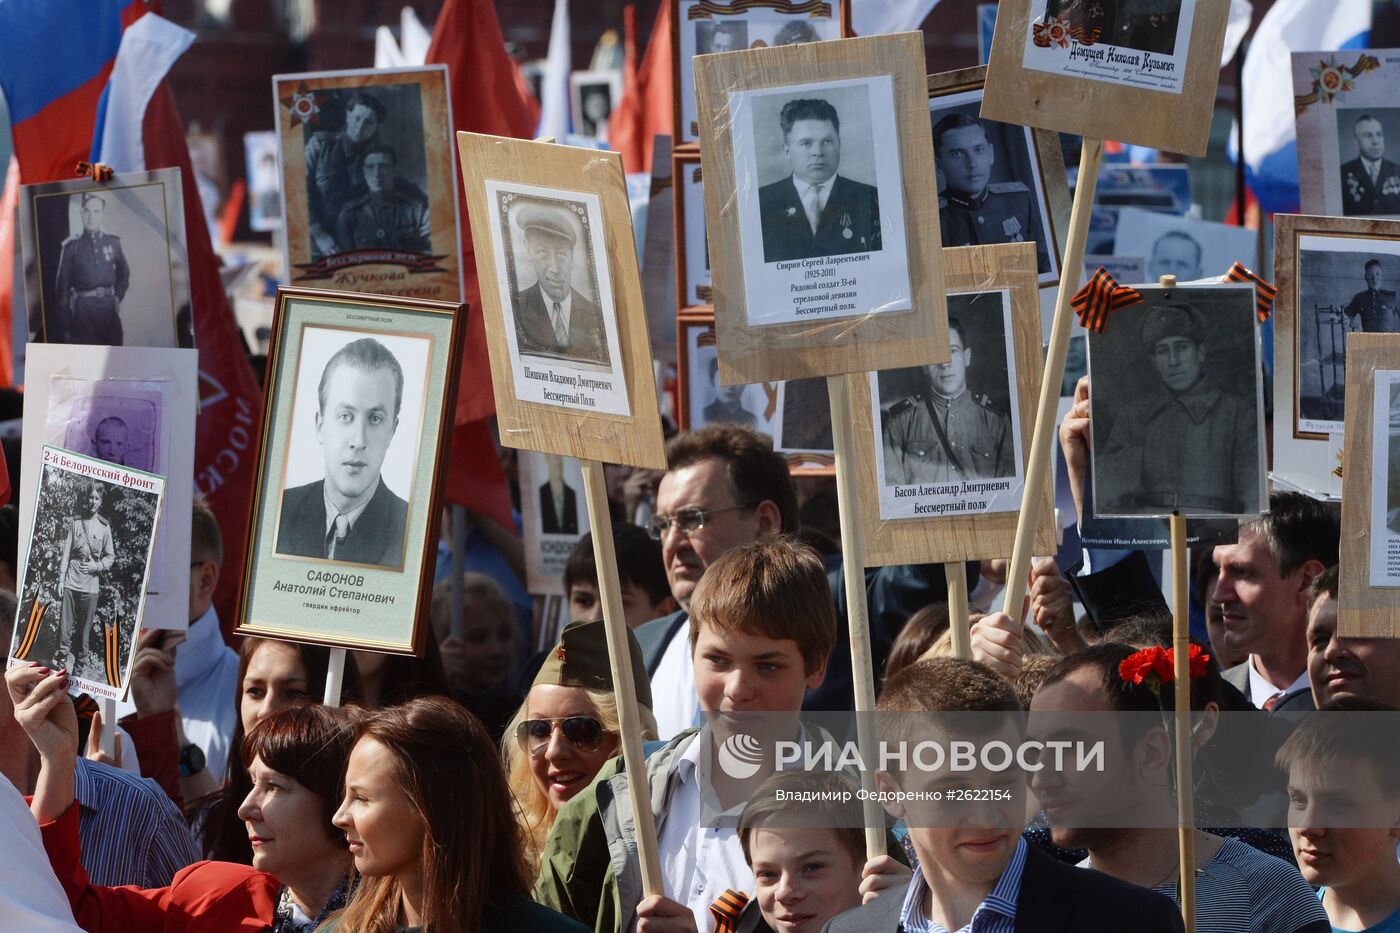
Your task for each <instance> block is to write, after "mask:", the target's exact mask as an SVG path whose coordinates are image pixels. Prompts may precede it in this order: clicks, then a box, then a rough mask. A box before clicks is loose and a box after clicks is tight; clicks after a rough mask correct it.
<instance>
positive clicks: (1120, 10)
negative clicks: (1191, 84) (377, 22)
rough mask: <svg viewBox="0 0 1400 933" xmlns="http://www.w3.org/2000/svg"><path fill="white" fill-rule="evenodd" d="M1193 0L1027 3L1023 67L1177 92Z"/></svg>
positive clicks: (1181, 81)
mask: <svg viewBox="0 0 1400 933" xmlns="http://www.w3.org/2000/svg"><path fill="white" fill-rule="evenodd" d="M1195 13H1196V0H1117V2H1111V3H1085V2H1083V0H1032V3H1031V23H1032V27H1033V28H1032V29H1031V30H1030V31H1029V32H1028V34H1027V36H1026V39H1025V43H1026V44H1025V59H1024V64H1025V67H1026V68H1032V69H1035V70H1037V71H1048V72H1051V73H1052V74H1066V75H1074V76H1078V77H1084V78H1091V79H1093V80H1095V81H1106V82H1110V83H1113V84H1124V85H1129V86H1132V87H1142V88H1147V89H1150V90H1154V91H1165V92H1166V93H1169V94H1180V93H1181V92H1182V89H1183V87H1184V84H1185V77H1186V61H1187V52H1188V51H1189V50H1190V48H1191V28H1192V21H1193V19H1194V17H1195Z"/></svg>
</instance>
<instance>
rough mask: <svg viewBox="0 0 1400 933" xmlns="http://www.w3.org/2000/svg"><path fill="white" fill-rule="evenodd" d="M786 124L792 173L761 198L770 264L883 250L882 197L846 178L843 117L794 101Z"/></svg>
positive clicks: (817, 104) (822, 104)
mask: <svg viewBox="0 0 1400 933" xmlns="http://www.w3.org/2000/svg"><path fill="white" fill-rule="evenodd" d="M778 124H779V125H778V127H777V128H778V129H779V130H780V131H781V137H780V138H781V143H782V152H783V159H784V160H785V163H786V167H787V168H788V170H789V174H788V176H787V177H785V178H783V179H781V180H780V181H775V182H771V183H769V184H766V185H764V186H762V187H761V188H759V191H758V209H759V217H760V220H761V223H762V228H763V261H764V262H783V261H787V260H793V259H811V258H814V257H818V256H836V255H841V254H844V253H866V252H873V251H875V250H879V249H880V248H881V242H880V196H879V191H878V190H877V189H876V188H875V186H874V185H868V184H865V183H864V182H859V181H855V180H854V179H851V178H847V177H846V176H844V175H841V174H840V173H839V171H840V168H841V117H840V115H839V114H838V113H837V111H836V108H835V107H834V106H832V104H831V103H830V102H829V101H826V100H823V99H821V98H806V99H797V100H790V101H788V102H787V103H786V104H784V105H783V108H782V111H781V113H780V114H779V118H778ZM759 144H760V145H762V144H763V136H762V135H760V137H759Z"/></svg>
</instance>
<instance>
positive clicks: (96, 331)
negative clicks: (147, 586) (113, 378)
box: [44, 191, 131, 347]
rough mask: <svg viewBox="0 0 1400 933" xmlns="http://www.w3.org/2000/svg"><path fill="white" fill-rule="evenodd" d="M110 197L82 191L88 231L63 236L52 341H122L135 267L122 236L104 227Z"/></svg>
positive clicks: (50, 323)
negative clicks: (124, 309) (124, 307)
mask: <svg viewBox="0 0 1400 933" xmlns="http://www.w3.org/2000/svg"><path fill="white" fill-rule="evenodd" d="M106 214H107V199H106V198H105V197H103V196H102V195H100V194H96V193H94V192H91V191H88V192H85V193H84V194H83V195H82V218H83V231H82V232H81V233H79V234H77V235H76V236H70V237H68V238H67V239H66V240H64V241H63V247H62V250H61V252H60V253H59V254H58V277H57V280H56V283H55V286H54V299H55V307H54V308H53V309H52V310H51V311H50V313H48V314H47V315H45V320H44V339H45V340H46V341H47V342H48V343H86V344H97V345H101V346H109V347H119V346H121V345H122V319H121V314H120V311H121V303H122V299H124V298H126V292H127V289H128V288H129V287H130V286H131V267H130V266H129V265H128V264H127V259H126V255H125V254H124V253H123V252H122V241H121V239H120V238H119V237H117V236H115V235H113V234H111V233H107V232H106V231H105V230H104V229H103V225H104V223H105V222H106Z"/></svg>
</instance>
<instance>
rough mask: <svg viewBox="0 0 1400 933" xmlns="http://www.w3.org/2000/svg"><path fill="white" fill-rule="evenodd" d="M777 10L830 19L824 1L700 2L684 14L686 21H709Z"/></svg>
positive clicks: (754, 0) (826, 3) (829, 10)
mask: <svg viewBox="0 0 1400 933" xmlns="http://www.w3.org/2000/svg"><path fill="white" fill-rule="evenodd" d="M759 9H766V10H777V11H778V12H780V13H788V14H800V13H806V14H808V15H809V16H813V17H826V18H827V19H830V18H831V4H830V3H828V2H826V0H805V2H797V0H730V2H729V3H716V2H715V0H700V2H699V3H697V4H695V6H693V7H691V8H690V9H689V10H688V11H687V12H686V19H710V18H711V17H714V16H733V15H734V14H736V13H746V12H748V11H749V10H759Z"/></svg>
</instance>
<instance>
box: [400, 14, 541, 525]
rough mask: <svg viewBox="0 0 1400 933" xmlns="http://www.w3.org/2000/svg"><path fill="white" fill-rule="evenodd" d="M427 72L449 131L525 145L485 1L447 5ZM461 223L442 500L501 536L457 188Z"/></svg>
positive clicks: (499, 496) (502, 484)
mask: <svg viewBox="0 0 1400 933" xmlns="http://www.w3.org/2000/svg"><path fill="white" fill-rule="evenodd" d="M427 60H428V63H429V64H445V65H447V73H448V78H449V80H450V81H451V83H452V86H451V89H450V90H451V93H452V125H453V129H455V130H466V131H467V132H471V133H489V134H491V135H493V136H512V137H515V138H517V139H527V138H529V137H530V135H531V134H532V133H534V131H535V119H534V118H533V117H531V115H530V107H529V105H528V103H527V102H526V99H525V97H524V96H523V95H522V94H521V92H520V85H519V83H518V81H517V78H516V68H515V63H514V62H512V61H511V60H510V56H509V55H507V54H506V47H505V40H504V39H503V38H502V37H501V25H500V23H499V21H498V20H497V19H496V8H495V7H494V6H493V5H492V3H491V2H490V0H447V3H445V4H444V5H443V8H442V13H440V14H439V15H438V20H437V25H436V26H435V27H434V28H433V40H432V42H431V43H430V44H429V45H428V55H427ZM457 204H458V210H459V211H460V212H461V215H462V225H461V226H462V278H463V282H464V283H465V286H466V287H465V295H464V298H465V300H466V302H467V303H468V305H470V310H469V311H468V313H467V326H466V328H464V330H465V331H466V334H465V346H464V348H463V352H462V376H461V381H460V383H459V385H458V390H457V417H456V423H457V430H456V432H455V436H454V437H453V439H452V460H451V465H450V467H449V470H448V476H447V486H446V490H445V494H446V496H447V499H448V501H450V502H455V503H457V504H459V505H464V506H466V507H467V508H469V509H472V510H474V511H478V512H483V513H485V514H487V515H490V516H491V517H492V518H494V519H495V520H496V521H498V522H500V523H501V524H502V525H504V526H505V527H507V528H511V527H514V525H513V522H512V520H511V514H510V490H509V486H508V485H507V482H506V477H505V472H504V471H503V470H502V469H501V464H500V460H499V459H498V458H497V456H496V445H495V444H494V443H493V442H492V441H491V436H490V430H489V428H488V427H487V425H486V424H485V422H484V420H483V419H485V418H489V417H491V416H492V415H494V414H495V413H496V400H495V396H494V395H493V393H492V388H491V361H490V358H489V357H488V355H487V352H486V328H485V326H484V325H483V323H482V319H481V288H480V286H479V285H478V284H477V275H476V253H475V252H474V251H473V250H472V241H471V227H470V226H469V225H468V224H467V202H466V197H465V191H463V189H462V187H461V185H460V184H459V185H458V186H457Z"/></svg>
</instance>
